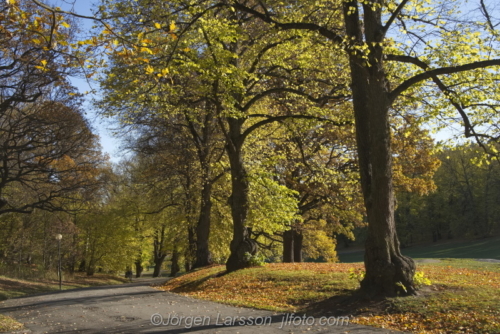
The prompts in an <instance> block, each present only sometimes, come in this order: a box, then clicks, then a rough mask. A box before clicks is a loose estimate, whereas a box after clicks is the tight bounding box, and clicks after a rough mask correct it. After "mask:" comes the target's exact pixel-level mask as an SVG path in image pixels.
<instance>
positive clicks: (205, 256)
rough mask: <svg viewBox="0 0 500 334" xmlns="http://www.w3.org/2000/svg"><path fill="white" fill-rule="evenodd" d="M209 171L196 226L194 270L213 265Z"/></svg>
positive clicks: (205, 180)
mask: <svg viewBox="0 0 500 334" xmlns="http://www.w3.org/2000/svg"><path fill="white" fill-rule="evenodd" d="M207 174H208V171H207V173H205V175H204V176H203V179H204V181H203V189H202V191H201V210H200V217H199V219H198V225H197V226H196V262H195V264H194V266H193V268H199V267H205V266H209V265H211V264H212V255H211V254H210V250H209V248H208V240H209V237H210V220H211V214H212V183H211V181H210V180H209V179H208V178H209V175H207Z"/></svg>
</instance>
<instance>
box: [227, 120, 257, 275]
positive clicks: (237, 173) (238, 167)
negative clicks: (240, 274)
mask: <svg viewBox="0 0 500 334" xmlns="http://www.w3.org/2000/svg"><path fill="white" fill-rule="evenodd" d="M243 122H244V119H236V118H228V119H227V123H228V125H229V138H228V144H227V146H226V148H227V153H228V157H229V163H230V166H231V187H232V193H231V196H230V198H229V202H230V205H231V216H232V218H233V240H232V241H231V245H230V250H231V254H230V255H229V258H228V260H227V262H226V270H227V271H228V272H231V271H235V270H238V269H242V268H245V267H248V260H247V259H246V257H245V254H246V253H249V254H251V255H255V253H257V245H256V243H255V241H253V240H252V239H251V238H250V230H249V229H248V228H247V227H246V226H245V225H246V220H247V215H248V191H249V182H248V174H247V171H246V169H245V166H244V165H243V157H242V151H241V149H242V146H243V136H242V135H241V133H242V132H241V130H242V125H243Z"/></svg>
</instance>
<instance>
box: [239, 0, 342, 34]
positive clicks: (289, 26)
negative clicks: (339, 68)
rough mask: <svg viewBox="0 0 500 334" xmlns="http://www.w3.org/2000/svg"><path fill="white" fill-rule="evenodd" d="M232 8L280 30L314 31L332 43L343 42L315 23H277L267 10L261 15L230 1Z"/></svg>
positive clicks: (330, 31)
mask: <svg viewBox="0 0 500 334" xmlns="http://www.w3.org/2000/svg"><path fill="white" fill-rule="evenodd" d="M232 6H233V8H235V9H237V10H241V11H243V12H245V13H248V14H251V15H253V16H255V17H258V18H259V19H261V20H262V21H264V22H266V23H269V24H272V25H274V26H275V27H277V28H279V29H281V30H293V29H296V30H307V31H316V32H318V33H319V34H321V35H322V36H324V37H326V38H328V39H329V40H330V41H332V42H334V43H338V44H340V43H342V42H343V41H344V38H343V37H342V36H341V35H339V34H337V33H335V32H334V31H332V30H330V29H328V28H325V27H322V26H320V25H318V24H315V23H309V22H292V23H282V22H278V21H276V20H275V19H273V18H272V17H271V15H269V12H267V10H265V11H266V13H261V12H259V11H257V10H255V9H253V8H249V7H247V6H245V5H243V4H241V3H239V2H238V1H232Z"/></svg>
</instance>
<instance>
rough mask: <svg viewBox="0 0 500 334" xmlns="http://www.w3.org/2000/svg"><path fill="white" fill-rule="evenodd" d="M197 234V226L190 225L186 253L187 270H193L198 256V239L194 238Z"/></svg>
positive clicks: (185, 264) (185, 267)
mask: <svg viewBox="0 0 500 334" xmlns="http://www.w3.org/2000/svg"><path fill="white" fill-rule="evenodd" d="M195 234H196V231H195V228H194V227H193V226H188V246H187V248H186V252H185V254H184V269H185V270H186V272H188V271H190V270H192V269H193V267H194V260H195V258H196V257H195V256H196V239H195V238H194V236H195Z"/></svg>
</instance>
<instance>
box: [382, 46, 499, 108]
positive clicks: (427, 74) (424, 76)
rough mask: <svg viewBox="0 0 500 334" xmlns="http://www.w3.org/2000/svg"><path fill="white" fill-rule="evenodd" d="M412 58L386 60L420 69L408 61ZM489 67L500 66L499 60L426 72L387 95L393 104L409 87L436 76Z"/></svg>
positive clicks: (402, 57)
mask: <svg viewBox="0 0 500 334" xmlns="http://www.w3.org/2000/svg"><path fill="white" fill-rule="evenodd" d="M412 58H413V57H409V56H398V55H388V56H387V58H386V59H387V60H392V61H402V62H407V63H413V64H415V65H417V66H419V67H421V66H420V65H419V64H418V63H416V62H413V61H409V60H411V59H412ZM424 64H425V63H424ZM491 66H500V59H491V60H483V61H477V62H473V63H470V64H465V65H458V66H450V67H442V68H437V69H434V70H428V71H426V72H424V73H420V74H417V75H415V76H414V77H412V78H410V79H407V80H406V81H404V82H403V83H402V84H400V85H399V86H398V87H396V88H395V89H394V90H393V91H392V92H391V93H390V94H389V99H390V101H391V102H393V101H394V100H395V99H396V98H397V97H398V96H399V95H401V93H403V92H404V91H405V90H407V89H409V88H410V87H411V86H413V85H415V84H417V83H419V82H421V81H424V80H427V79H431V78H433V77H434V76H437V75H443V74H453V73H458V72H465V71H470V70H475V69H478V68H485V67H491ZM426 68H428V66H427V64H426ZM426 68H423V69H426Z"/></svg>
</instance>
